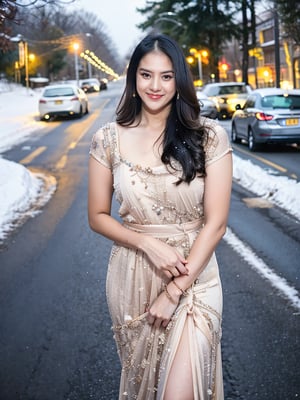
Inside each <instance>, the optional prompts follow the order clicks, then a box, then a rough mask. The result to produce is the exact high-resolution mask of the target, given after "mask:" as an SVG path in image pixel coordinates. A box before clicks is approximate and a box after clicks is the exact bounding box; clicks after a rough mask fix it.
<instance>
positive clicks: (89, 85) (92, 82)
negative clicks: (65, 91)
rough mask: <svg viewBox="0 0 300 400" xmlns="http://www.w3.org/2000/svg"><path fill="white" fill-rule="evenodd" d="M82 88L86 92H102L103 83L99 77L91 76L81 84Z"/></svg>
mask: <svg viewBox="0 0 300 400" xmlns="http://www.w3.org/2000/svg"><path fill="white" fill-rule="evenodd" d="M80 87H81V89H82V90H84V91H85V92H86V93H92V92H100V90H101V84H100V82H99V81H98V79H95V78H91V79H84V80H83V81H82V82H81V85H80Z"/></svg>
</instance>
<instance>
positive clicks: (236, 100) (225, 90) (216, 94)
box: [202, 82, 251, 119]
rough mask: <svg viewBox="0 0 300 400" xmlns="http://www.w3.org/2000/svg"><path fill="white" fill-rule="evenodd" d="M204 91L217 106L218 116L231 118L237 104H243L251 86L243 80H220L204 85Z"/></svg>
mask: <svg viewBox="0 0 300 400" xmlns="http://www.w3.org/2000/svg"><path fill="white" fill-rule="evenodd" d="M202 92H203V93H204V94H206V96H207V97H209V98H210V99H211V100H213V101H214V102H215V104H216V106H217V110H218V118H219V119H225V118H231V117H232V115H233V113H234V112H235V106H236V105H237V104H240V105H243V104H244V103H245V101H246V99H247V97H248V95H249V94H250V93H251V87H250V86H249V85H246V84H245V83H243V82H219V83H208V84H206V85H204V87H203V89H202Z"/></svg>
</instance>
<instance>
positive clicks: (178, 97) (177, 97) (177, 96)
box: [177, 92, 179, 100]
mask: <svg viewBox="0 0 300 400" xmlns="http://www.w3.org/2000/svg"><path fill="white" fill-rule="evenodd" d="M177 100H179V93H178V92H177Z"/></svg>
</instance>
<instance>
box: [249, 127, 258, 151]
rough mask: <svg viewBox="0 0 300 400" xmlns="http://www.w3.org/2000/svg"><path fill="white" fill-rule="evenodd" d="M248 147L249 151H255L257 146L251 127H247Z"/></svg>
mask: <svg viewBox="0 0 300 400" xmlns="http://www.w3.org/2000/svg"><path fill="white" fill-rule="evenodd" d="M248 148H249V150H250V151H256V150H258V148H259V145H258V144H257V142H256V140H255V137H254V135H253V131H252V129H251V128H249V132H248Z"/></svg>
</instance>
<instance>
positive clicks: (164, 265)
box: [145, 237, 189, 328]
mask: <svg viewBox="0 0 300 400" xmlns="http://www.w3.org/2000/svg"><path fill="white" fill-rule="evenodd" d="M147 242H148V244H147V250H146V251H145V252H146V254H147V256H148V258H149V259H150V261H151V263H152V264H153V265H155V266H156V268H157V269H158V270H160V271H161V272H162V273H163V275H164V276H165V277H166V278H167V279H166V280H167V281H168V282H169V283H168V285H167V286H166V288H165V290H164V291H163V292H161V293H160V295H159V296H158V297H157V298H156V299H155V300H154V302H153V303H152V304H151V305H150V307H149V309H148V316H147V320H148V323H149V324H150V325H154V326H155V327H156V328H159V327H160V326H162V327H164V328H166V327H167V325H168V323H169V322H170V319H171V317H172V315H173V314H174V312H175V310H176V308H177V305H178V302H179V299H180V296H181V295H182V291H181V290H180V289H179V288H178V286H177V285H175V284H173V282H172V279H174V278H175V277H178V276H181V275H188V274H189V270H188V268H187V260H186V259H185V258H184V257H183V256H182V255H181V254H180V253H179V252H178V251H177V250H176V249H175V248H174V247H171V246H169V245H168V244H166V243H164V242H162V241H159V240H157V239H155V238H152V237H148V241H147Z"/></svg>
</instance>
